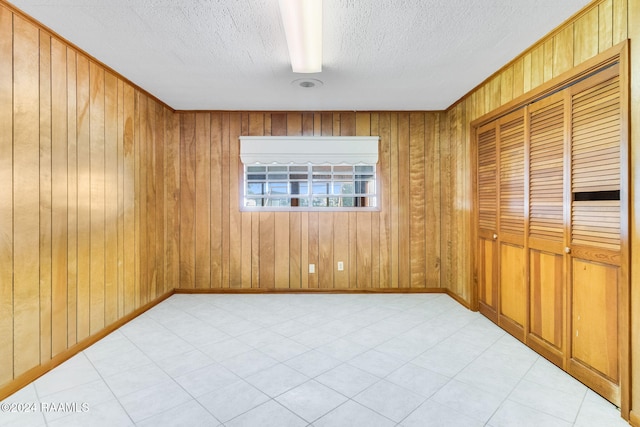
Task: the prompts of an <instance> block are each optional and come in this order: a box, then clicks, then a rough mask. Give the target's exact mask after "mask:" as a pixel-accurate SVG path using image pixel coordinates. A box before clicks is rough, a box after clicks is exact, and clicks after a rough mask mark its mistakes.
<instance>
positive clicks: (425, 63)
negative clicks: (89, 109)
mask: <svg viewBox="0 0 640 427" xmlns="http://www.w3.org/2000/svg"><path fill="white" fill-rule="evenodd" d="M12 3H13V4H15V5H16V6H17V7H18V8H20V9H22V10H23V11H25V12H26V13H27V14H29V15H31V16H32V17H34V18H36V19H37V20H39V21H41V22H42V23H43V24H45V25H46V26H48V27H50V28H51V29H52V30H53V31H55V32H57V33H58V34H60V35H62V36H63V37H65V38H67V39H68V40H70V41H71V42H72V43H74V44H76V45H77V46H79V47H80V48H82V49H84V50H85V51H86V52H88V53H89V54H91V55H93V56H94V57H95V58H97V59H99V60H100V61H102V62H104V63H105V64H107V65H109V66H110V67H112V68H113V69H114V70H116V71H118V72H119V73H120V74H122V75H123V76H125V77H127V78H128V79H129V80H131V81H133V82H134V83H136V84H138V85H139V86H140V87H142V88H144V89H145V90H147V91H149V92H150V93H152V94H153V95H155V96H156V97H158V98H159V99H161V100H163V101H164V102H166V103H167V104H168V105H170V106H171V107H173V108H175V109H178V110H195V109H202V110H210V109H215V110H442V109H445V108H447V107H449V106H450V105H451V104H452V103H453V102H455V101H456V100H457V99H459V98H460V97H461V96H463V95H464V94H465V93H467V92H468V91H469V90H471V89H472V88H473V87H475V86H476V85H477V84H479V83H480V82H482V81H483V80H484V79H486V78H487V77H488V76H490V75H491V74H492V73H493V72H495V71H497V70H498V69H499V68H500V67H501V66H503V65H504V64H506V63H507V62H509V61H510V60H511V59H513V58H514V57H515V56H516V55H518V54H519V53H520V52H522V51H523V50H525V49H526V48H528V47H529V46H531V45H532V44H533V43H535V42H536V41H537V40H538V39H540V38H541V37H542V36H544V35H545V34H546V33H548V32H549V31H551V30H552V29H553V28H555V27H556V26H558V25H559V24H561V23H562V22H563V21H565V20H566V19H567V18H568V17H570V16H571V15H572V14H574V13H575V12H577V11H578V10H579V9H581V8H582V7H583V6H585V5H586V4H588V3H589V0H457V1H456V0H379V1H372V0H324V16H323V19H324V25H323V27H324V36H323V43H324V61H323V62H324V65H323V72H322V73H318V74H294V73H293V72H291V67H290V65H289V58H288V53H287V46H286V40H285V36H284V30H283V28H282V23H281V20H280V15H279V11H278V0H12ZM301 77H309V78H317V79H320V80H322V81H323V82H324V85H323V86H322V87H316V88H312V89H304V88H301V87H299V86H296V85H292V84H291V82H292V81H293V80H295V79H298V78H301Z"/></svg>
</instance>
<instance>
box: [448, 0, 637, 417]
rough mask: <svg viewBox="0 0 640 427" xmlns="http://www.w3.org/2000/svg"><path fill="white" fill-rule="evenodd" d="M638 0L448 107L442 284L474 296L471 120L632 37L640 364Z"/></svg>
mask: <svg viewBox="0 0 640 427" xmlns="http://www.w3.org/2000/svg"><path fill="white" fill-rule="evenodd" d="M638 22H640V0H599V1H598V0H597V1H594V2H593V3H591V4H590V5H589V6H588V7H586V8H585V9H584V10H582V11H580V12H579V13H578V14H576V15H575V16H574V17H572V18H571V19H569V20H568V21H567V22H565V23H564V24H563V25H562V26H560V27H559V28H557V29H556V30H554V31H553V32H551V33H550V34H549V35H548V36H546V37H545V38H543V39H542V40H540V41H539V42H538V43H536V44H535V45H534V46H532V47H531V48H530V49H528V50H527V51H525V52H523V53H522V54H521V55H520V56H518V57H517V58H515V59H514V60H513V61H512V62H511V63H509V64H507V65H506V66H505V67H503V68H502V69H501V70H499V71H498V72H496V73H495V74H494V75H493V76H491V77H490V78H489V79H487V80H486V81H485V82H483V83H482V84H481V85H479V86H478V87H477V88H476V89H474V90H473V91H471V92H470V93H468V94H467V95H465V96H464V97H463V98H462V99H461V100H460V101H459V102H457V103H456V104H454V105H453V106H451V107H450V108H449V109H448V110H447V111H446V117H445V119H444V120H443V121H442V126H441V140H440V146H441V154H440V155H441V160H442V169H441V170H442V174H441V179H442V181H441V183H442V186H441V188H442V192H441V203H442V205H441V206H442V217H441V218H442V219H441V221H442V286H443V287H445V288H447V289H448V290H449V291H451V292H452V293H454V294H456V295H458V296H459V297H460V298H462V299H463V300H465V301H467V302H471V300H472V295H473V289H474V286H475V282H476V278H475V274H476V272H474V271H473V265H472V264H471V263H470V262H469V261H468V260H467V259H466V257H465V254H469V253H471V252H472V250H473V248H472V247H471V244H472V241H473V239H472V237H473V236H472V232H473V231H472V229H471V228H470V221H471V202H472V196H473V195H472V192H471V188H472V181H471V179H472V177H471V176H470V175H469V173H468V172H469V170H470V168H469V167H468V165H469V162H471V161H472V158H471V148H472V147H471V140H470V138H471V135H470V123H471V121H473V120H475V119H477V118H479V117H481V116H483V115H485V114H487V113H489V112H491V111H493V110H495V109H497V108H499V107H500V106H502V105H505V104H507V103H509V102H510V101H512V100H514V99H516V98H518V97H519V96H521V95H523V94H524V93H526V92H528V91H530V90H533V89H535V88H537V87H539V86H541V85H542V84H544V83H545V82H547V81H549V80H550V79H552V78H554V77H557V76H559V75H560V74H562V73H564V72H567V71H570V69H571V68H573V67H575V66H578V65H580V64H582V63H584V62H585V61H586V60H588V59H590V58H592V57H594V56H596V55H597V54H599V53H601V52H604V51H605V50H607V49H608V48H610V47H612V46H614V45H616V44H618V43H620V42H623V41H624V40H625V39H627V38H629V39H631V44H630V46H631V55H630V57H631V72H630V76H631V81H630V86H631V109H630V112H631V113H630V117H629V118H628V119H629V120H630V121H631V135H630V138H631V141H630V144H631V151H630V154H631V155H630V161H631V182H630V183H628V185H631V191H630V193H631V203H630V206H631V213H630V215H631V216H630V217H631V229H630V240H631V253H632V260H631V263H632V265H631V278H630V283H631V284H632V289H631V295H632V307H631V313H632V325H631V330H630V331H629V333H630V334H631V337H632V338H631V345H632V349H631V355H632V366H640V340H638V339H637V337H638V336H639V333H640V288H639V287H638V286H640V285H639V284H640V231H639V229H638V224H640V195H638V193H637V191H636V189H637V188H640V146H639V144H640V111H639V110H640V25H638ZM631 382H632V387H631V420H632V423H633V424H634V425H636V426H640V414H639V412H640V411H639V409H640V370H639V369H632V379H631Z"/></svg>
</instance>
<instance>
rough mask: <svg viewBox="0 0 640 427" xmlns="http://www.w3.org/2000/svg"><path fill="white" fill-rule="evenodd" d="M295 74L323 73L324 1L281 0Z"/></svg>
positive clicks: (281, 11)
mask: <svg viewBox="0 0 640 427" xmlns="http://www.w3.org/2000/svg"><path fill="white" fill-rule="evenodd" d="M279 2H280V15H282V23H283V25H284V32H285V35H286V37H287V46H289V59H290V60H291V68H292V69H293V72H294V73H319V72H321V71H322V0H279Z"/></svg>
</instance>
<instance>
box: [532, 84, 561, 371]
mask: <svg viewBox="0 0 640 427" xmlns="http://www.w3.org/2000/svg"><path fill="white" fill-rule="evenodd" d="M565 105H566V101H565V93H564V92H559V93H557V94H555V95H551V96H549V97H547V98H545V99H543V100H541V101H538V102H536V103H534V104H533V105H531V106H529V108H528V118H529V120H528V122H529V127H528V131H529V194H528V197H529V212H528V213H529V223H528V224H529V228H528V246H529V270H528V271H529V301H528V304H529V328H528V342H529V345H531V347H532V348H534V349H535V350H536V351H538V352H540V353H542V354H543V355H545V357H547V358H548V359H549V360H551V361H552V362H553V363H555V364H557V365H558V366H564V355H565V341H566V339H565V333H566V328H565V313H566V309H565V294H566V284H565V277H564V272H565V268H564V262H565V256H564V246H565V221H564V202H565V193H566V191H568V185H567V183H566V182H565V166H564V164H565V152H566V150H567V149H566V117H565V116H566V115H565Z"/></svg>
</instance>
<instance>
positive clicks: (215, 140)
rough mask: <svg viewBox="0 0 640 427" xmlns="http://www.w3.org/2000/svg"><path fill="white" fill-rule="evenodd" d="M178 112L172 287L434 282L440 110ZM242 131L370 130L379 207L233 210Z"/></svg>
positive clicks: (421, 284)
mask: <svg viewBox="0 0 640 427" xmlns="http://www.w3.org/2000/svg"><path fill="white" fill-rule="evenodd" d="M179 116H180V151H179V153H177V152H175V151H174V150H173V148H171V150H172V156H171V159H172V160H171V162H172V166H171V168H170V170H171V174H172V178H175V176H176V175H177V174H179V176H180V209H181V211H180V213H181V215H180V280H179V287H180V288H183V289H209V288H232V289H234V288H265V289H270V288H281V289H304V288H332V289H348V288H350V289H367V288H438V287H440V161H439V157H440V147H439V140H440V138H439V134H440V131H441V119H442V118H443V117H444V115H443V114H442V113H425V112H416V113H408V112H407V113H396V112H394V113H389V112H375V113H351V112H322V113H312V112H295V113H281V112H273V113H270V112H267V113H263V112H237V113H236V112H196V113H192V112H185V113H179ZM240 135H290V136H293V135H346V136H354V135H355V136H368V135H379V136H380V137H381V141H380V160H379V163H378V185H379V188H380V192H381V197H380V203H381V209H380V211H379V212H241V211H240V209H239V206H240V200H239V197H240V192H241V188H240V186H241V185H242V181H241V175H242V164H241V163H240V158H239V140H238V137H239V136H240ZM178 156H179V160H178ZM178 169H179V172H177V170H178ZM174 173H175V174H176V175H173V174H174ZM338 261H342V262H344V271H337V268H336V267H337V262H338ZM309 264H315V265H316V272H315V273H312V274H310V273H308V271H309V268H308V265H309Z"/></svg>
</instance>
